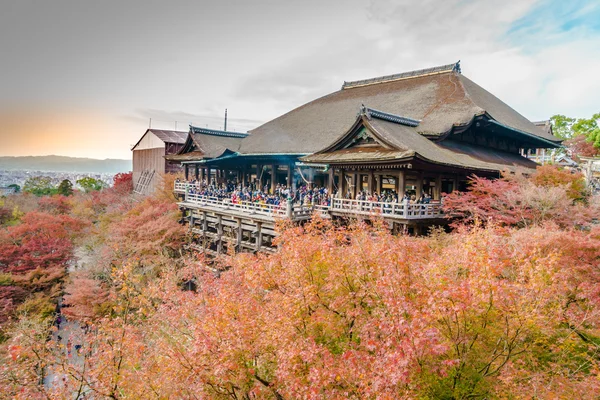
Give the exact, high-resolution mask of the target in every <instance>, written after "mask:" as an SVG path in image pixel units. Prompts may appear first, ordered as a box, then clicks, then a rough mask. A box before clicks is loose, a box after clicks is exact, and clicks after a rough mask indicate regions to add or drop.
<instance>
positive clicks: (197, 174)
mask: <svg viewBox="0 0 600 400" xmlns="http://www.w3.org/2000/svg"><path fill="white" fill-rule="evenodd" d="M199 169H200V167H199V166H198V164H194V176H195V179H196V180H198V178H199V174H200V171H199Z"/></svg>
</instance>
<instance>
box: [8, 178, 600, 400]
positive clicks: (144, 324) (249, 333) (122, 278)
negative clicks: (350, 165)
mask: <svg viewBox="0 0 600 400" xmlns="http://www.w3.org/2000/svg"><path fill="white" fill-rule="evenodd" d="M579 182H580V178H579V176H578V175H571V174H570V173H565V172H564V171H557V170H554V169H551V168H547V169H540V170H539V171H538V173H536V174H534V175H532V176H531V177H519V176H509V177H505V178H504V179H498V180H495V181H488V180H479V179H478V178H474V182H473V185H472V188H471V192H469V193H467V194H464V195H461V196H456V197H455V198H453V197H450V196H448V198H447V201H446V206H448V207H449V206H452V207H454V208H453V210H455V211H454V212H455V213H457V214H458V213H460V212H462V213H464V216H465V218H464V219H463V220H462V221H460V223H459V221H457V223H456V228H455V229H454V230H453V231H452V232H450V233H445V232H443V231H442V230H432V232H431V233H430V235H429V236H428V237H411V236H394V235H391V234H390V233H389V230H388V228H387V226H386V225H385V224H384V223H383V221H375V222H374V223H373V224H372V225H367V224H364V223H360V222H357V223H355V224H353V225H350V226H348V227H340V226H337V225H336V224H334V223H333V222H332V221H330V220H322V219H320V218H318V217H315V218H314V219H313V220H312V221H311V222H310V223H307V224H306V225H304V226H293V225H281V226H280V227H279V229H280V231H281V235H280V236H279V238H278V239H277V245H278V252H277V253H275V254H272V255H263V254H260V255H253V254H238V255H230V256H227V257H225V258H223V259H222V260H221V261H215V260H205V259H203V258H202V257H200V256H196V255H194V254H184V253H182V252H181V251H180V249H181V248H182V246H183V244H184V242H185V229H184V228H183V227H182V226H180V225H179V224H178V222H177V220H178V218H179V215H178V210H177V207H176V205H175V204H174V202H173V200H172V199H169V198H168V197H167V196H166V195H165V196H163V195H161V194H159V195H157V196H152V197H147V198H144V199H143V200H141V201H133V200H131V198H129V197H128V196H121V195H119V194H118V192H117V191H116V190H114V188H108V189H105V190H103V191H101V192H94V193H87V194H84V193H81V194H76V195H75V196H76V200H77V201H75V202H73V203H72V208H71V209H70V211H67V212H68V214H66V215H65V214H59V213H56V212H54V211H51V210H52V208H48V206H47V205H46V201H45V202H41V204H40V207H45V210H46V211H49V212H50V211H51V212H52V213H48V212H47V213H44V215H45V216H46V217H45V218H50V219H52V218H54V219H57V221H61V224H63V225H64V226H69V225H68V224H69V223H68V221H69V218H72V219H74V220H76V221H77V219H76V218H74V216H79V217H81V216H84V215H87V216H89V218H90V220H91V221H93V225H91V226H90V227H89V229H86V230H85V233H86V238H85V239H81V240H85V241H83V242H80V243H86V247H89V251H90V252H91V254H92V255H93V258H92V261H90V262H92V264H91V265H89V266H87V267H86V268H84V269H81V270H77V272H74V273H72V274H71V276H70V278H71V279H70V281H69V283H67V285H66V287H65V290H64V291H65V297H64V304H65V306H66V307H65V308H64V309H63V312H64V313H65V315H68V316H69V317H70V318H73V319H78V320H80V321H82V323H86V324H88V327H89V329H87V330H86V331H87V333H85V334H83V333H81V335H82V337H81V338H78V339H77V340H78V343H81V345H82V349H81V351H80V356H81V358H80V360H79V361H78V362H77V363H73V362H71V361H70V360H69V358H68V357H67V355H66V354H65V351H64V349H61V348H60V346H57V344H56V343H54V342H53V341H50V342H46V338H47V336H46V337H43V335H37V336H36V335H33V336H32V335H31V332H37V330H36V329H37V328H36V329H31V328H32V327H33V325H31V324H32V323H33V321H29V322H27V320H26V319H22V320H20V321H23V323H22V324H13V325H12V330H11V331H10V333H9V336H10V337H9V339H8V341H7V342H6V344H5V346H0V357H2V360H1V361H2V367H0V389H1V390H3V391H4V392H3V393H10V394H11V395H12V396H13V397H17V398H19V397H20V398H31V397H36V396H49V397H57V398H59V397H67V396H73V395H75V396H77V395H78V394H81V393H83V392H84V391H85V392H87V394H88V396H91V397H94V398H96V397H97V398H125V397H136V398H150V397H157V398H192V397H198V398H223V399H225V398H229V399H231V398H273V399H288V398H307V399H316V398H356V399H358V398H361V399H362V398H496V397H502V398H561V397H565V396H566V397H568V398H589V397H590V394H591V393H597V392H598V391H599V390H600V381H599V380H598V379H597V376H598V371H599V367H600V365H599V360H600V358H599V354H600V326H598V324H599V321H600V290H599V289H598V288H599V287H600V269H599V268H598V259H600V250H599V249H600V228H599V227H597V226H595V225H594V224H593V223H591V222H590V221H591V218H597V217H598V213H597V210H598V209H597V208H595V207H596V206H595V203H594V199H593V198H590V197H588V195H587V193H585V192H584V191H581V190H580V187H579V186H578V185H579ZM468 196H473V197H468ZM486 196H487V197H486ZM471 198H472V199H473V202H472V203H469V202H467V201H465V199H471ZM53 201H55V200H47V202H50V203H52V202H53ZM453 202H454V203H453ZM29 214H30V213H27V214H25V215H24V216H23V217H22V221H23V222H22V225H23V224H31V223H32V222H31V220H30V218H31V217H30V216H29ZM32 215H33V216H34V217H35V215H36V214H32ZM38 218H40V217H39V216H38ZM586 218H590V220H586ZM33 219H34V220H35V219H36V218H33ZM17 227H18V226H15V227H10V228H9V230H10V232H12V233H13V234H14V233H15V232H16V231H15V228H17ZM9 230H6V231H5V232H9ZM4 234H7V233H4ZM24 234H25V233H24V232H22V233H20V235H24ZM59 236H60V235H59ZM67 236H68V235H67ZM80 236H83V235H80ZM19 237H20V236H19ZM0 243H1V242H0ZM63 260H64V259H63ZM57 263H59V262H58V261H57ZM21 265H25V264H19V266H21ZM11 271H12V270H11ZM26 273H28V272H23V273H22V274H21V275H20V276H26V275H25V274H26ZM15 277H16V279H15ZM18 279H19V275H18V274H16V273H14V272H10V276H7V275H6V274H5V275H0V289H2V288H9V287H10V286H11V285H12V286H14V287H24V286H19V285H20V283H18V282H17V281H18ZM2 282H5V283H6V284H3V283H2ZM184 282H193V283H194V284H193V285H190V286H187V285H185V287H186V288H192V289H194V290H182V287H184V285H182V283H184ZM4 290H10V289H4ZM0 292H1V291H0ZM19 295H23V294H22V293H21V294H19V293H17V292H14V293H13V294H12V296H14V297H17V296H19ZM27 301H29V300H25V301H23V302H22V303H20V305H19V304H17V305H16V306H15V305H10V304H8V303H4V306H6V307H12V309H13V311H12V312H15V311H14V310H15V307H22V306H23V305H25V304H26V303H27ZM37 302H39V299H38V298H31V300H30V302H29V303H27V304H28V307H30V308H32V309H33V308H34V307H38V303H37ZM2 304H3V303H1V302H0V307H2V306H3V305H2ZM38 308H39V309H42V308H43V307H41V306H39V307H38ZM27 324H29V325H27ZM40 329H41V330H42V331H43V329H44V328H43V327H41V326H40ZM46 329H47V327H46ZM23 330H26V331H28V332H29V334H27V335H26V334H24V332H23ZM57 348H58V350H57ZM40 365H43V366H45V367H46V369H47V370H53V371H61V373H62V374H63V376H64V378H65V380H64V382H62V383H61V385H59V386H57V387H52V388H47V387H44V386H43V385H40V381H39V373H40ZM17 388H21V390H22V392H19V390H18V389H17Z"/></svg>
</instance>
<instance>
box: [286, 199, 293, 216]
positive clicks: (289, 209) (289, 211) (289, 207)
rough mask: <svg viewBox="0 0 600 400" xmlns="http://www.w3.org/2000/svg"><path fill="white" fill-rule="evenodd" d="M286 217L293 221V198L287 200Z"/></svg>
mask: <svg viewBox="0 0 600 400" xmlns="http://www.w3.org/2000/svg"><path fill="white" fill-rule="evenodd" d="M286 207H287V208H286V216H287V217H288V218H289V219H292V211H293V206H292V198H291V197H288V198H287V204H286Z"/></svg>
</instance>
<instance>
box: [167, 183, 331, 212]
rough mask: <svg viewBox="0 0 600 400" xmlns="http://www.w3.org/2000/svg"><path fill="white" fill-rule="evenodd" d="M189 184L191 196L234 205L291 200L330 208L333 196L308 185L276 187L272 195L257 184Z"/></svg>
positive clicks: (275, 203)
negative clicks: (227, 200) (214, 199)
mask: <svg viewBox="0 0 600 400" xmlns="http://www.w3.org/2000/svg"><path fill="white" fill-rule="evenodd" d="M177 182H180V180H177ZM187 183H188V185H189V186H188V193H190V194H196V195H200V196H207V197H215V198H217V199H219V200H224V199H230V200H231V202H232V203H241V202H253V203H261V204H271V205H281V204H285V203H286V202H287V200H288V199H291V200H292V203H294V204H302V205H323V206H329V205H330V202H331V195H330V193H329V192H328V190H327V188H324V187H314V188H309V187H308V186H307V185H302V186H299V187H297V188H296V189H295V190H294V189H292V188H290V187H287V186H285V185H281V184H279V185H277V186H276V187H275V191H274V193H270V191H269V187H268V186H264V187H259V186H258V185H257V184H256V183H246V184H241V183H235V182H227V183H221V184H216V183H214V182H211V183H208V182H206V181H200V180H190V181H188V182H187Z"/></svg>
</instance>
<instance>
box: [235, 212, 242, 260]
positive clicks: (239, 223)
mask: <svg viewBox="0 0 600 400" xmlns="http://www.w3.org/2000/svg"><path fill="white" fill-rule="evenodd" d="M242 238H243V232H242V219H241V218H238V219H237V238H236V245H237V251H238V253H239V252H241V251H242Z"/></svg>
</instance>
